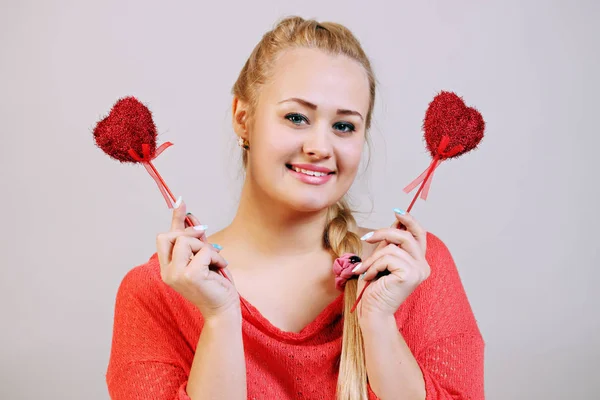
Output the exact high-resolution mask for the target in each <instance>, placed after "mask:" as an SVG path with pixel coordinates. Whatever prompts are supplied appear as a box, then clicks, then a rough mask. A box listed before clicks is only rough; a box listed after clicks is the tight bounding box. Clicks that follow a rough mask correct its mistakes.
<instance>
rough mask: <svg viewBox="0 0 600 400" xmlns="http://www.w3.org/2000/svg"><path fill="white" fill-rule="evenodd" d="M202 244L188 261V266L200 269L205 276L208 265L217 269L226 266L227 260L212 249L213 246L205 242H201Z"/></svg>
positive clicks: (207, 273)
mask: <svg viewBox="0 0 600 400" xmlns="http://www.w3.org/2000/svg"><path fill="white" fill-rule="evenodd" d="M202 245H203V247H202V249H200V250H199V251H198V252H197V253H196V255H194V256H193V257H192V260H191V261H190V262H189V267H190V268H194V269H202V270H203V271H204V274H205V277H208V275H209V272H210V268H209V267H212V268H219V269H220V268H226V267H227V261H226V260H225V259H224V258H223V256H222V255H220V254H219V253H218V252H217V251H216V250H215V249H214V247H212V246H210V245H207V244H206V243H202Z"/></svg>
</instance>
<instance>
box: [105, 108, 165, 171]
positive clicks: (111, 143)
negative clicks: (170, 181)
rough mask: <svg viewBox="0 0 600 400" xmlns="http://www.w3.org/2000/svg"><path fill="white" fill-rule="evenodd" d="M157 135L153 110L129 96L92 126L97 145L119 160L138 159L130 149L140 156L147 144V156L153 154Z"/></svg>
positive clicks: (132, 160) (134, 161) (133, 161)
mask: <svg viewBox="0 0 600 400" xmlns="http://www.w3.org/2000/svg"><path fill="white" fill-rule="evenodd" d="M156 136H157V134H156V126H155V125H154V121H153V120H152V113H151V112H150V110H149V109H148V107H146V106H145V105H143V104H142V103H141V102H139V101H138V100H137V99H136V98H135V97H131V96H130V97H125V98H122V99H119V100H118V101H117V102H116V103H115V105H114V106H113V107H112V109H111V110H110V113H109V114H108V116H107V117H105V118H104V119H102V120H101V121H99V122H98V123H97V124H96V127H95V128H94V139H95V141H96V145H97V146H98V147H100V149H102V150H103V151H104V152H105V153H106V154H108V155H109V156H110V157H112V158H114V159H116V160H118V161H120V162H131V163H137V162H139V161H138V160H135V159H134V158H133V157H132V156H131V154H130V151H129V149H133V150H134V151H135V153H136V154H140V155H142V154H143V153H144V152H143V148H142V145H143V144H146V145H148V147H149V153H150V156H151V158H152V157H154V153H155V152H156Z"/></svg>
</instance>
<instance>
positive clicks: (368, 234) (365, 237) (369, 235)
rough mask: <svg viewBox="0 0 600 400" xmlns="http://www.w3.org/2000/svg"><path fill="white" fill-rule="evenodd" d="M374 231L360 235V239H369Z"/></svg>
mask: <svg viewBox="0 0 600 400" xmlns="http://www.w3.org/2000/svg"><path fill="white" fill-rule="evenodd" d="M374 233H375V232H369V233H367V234H366V235H365V236H363V237H361V238H360V240H367V239H369V238H370V237H371V236H373V234H374Z"/></svg>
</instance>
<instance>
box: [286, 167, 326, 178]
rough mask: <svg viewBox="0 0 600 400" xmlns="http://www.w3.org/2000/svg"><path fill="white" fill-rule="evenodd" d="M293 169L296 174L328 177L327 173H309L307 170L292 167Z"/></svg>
mask: <svg viewBox="0 0 600 400" xmlns="http://www.w3.org/2000/svg"><path fill="white" fill-rule="evenodd" d="M292 169H293V170H294V171H296V172H300V173H301V174H305V175H310V176H325V175H327V174H326V173H325V172H317V171H309V170H307V169H302V168H296V167H292Z"/></svg>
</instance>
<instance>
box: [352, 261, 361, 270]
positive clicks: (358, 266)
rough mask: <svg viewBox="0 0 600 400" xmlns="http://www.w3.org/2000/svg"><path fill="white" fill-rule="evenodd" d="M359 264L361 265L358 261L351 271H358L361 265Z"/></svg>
mask: <svg viewBox="0 0 600 400" xmlns="http://www.w3.org/2000/svg"><path fill="white" fill-rule="evenodd" d="M361 266H362V263H358V264H356V267H354V268H353V269H352V272H356V271H358V270H359V269H360V267H361Z"/></svg>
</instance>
